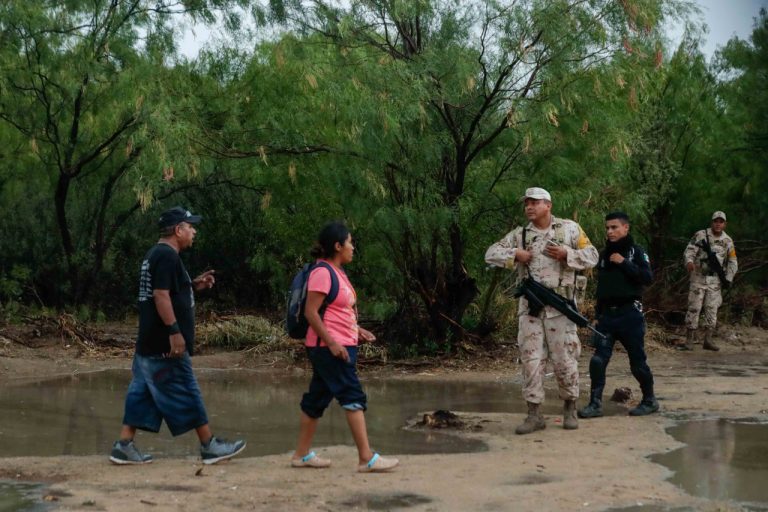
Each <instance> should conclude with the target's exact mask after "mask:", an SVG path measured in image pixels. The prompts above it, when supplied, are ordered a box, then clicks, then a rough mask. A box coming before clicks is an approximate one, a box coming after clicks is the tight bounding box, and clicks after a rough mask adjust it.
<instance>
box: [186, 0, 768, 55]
mask: <svg viewBox="0 0 768 512" xmlns="http://www.w3.org/2000/svg"><path fill="white" fill-rule="evenodd" d="M696 3H697V4H698V5H699V7H700V8H701V11H702V19H701V21H703V22H704V23H706V24H707V26H708V27H709V33H708V34H707V35H706V36H705V43H704V48H703V51H704V54H705V55H707V57H708V58H711V57H712V54H714V52H715V50H716V49H717V48H718V47H719V46H723V45H725V43H726V42H728V40H729V39H730V38H731V37H732V36H734V35H737V36H739V37H740V38H741V39H748V38H749V35H750V34H751V33H752V28H753V25H754V18H756V17H757V15H758V13H759V12H760V8H761V7H763V8H766V9H768V0H696ZM682 30H683V27H682V25H680V24H675V23H672V24H671V25H670V29H669V37H670V38H671V39H672V40H673V42H674V43H675V44H676V43H678V42H679V40H680V36H681V35H682ZM210 39H211V32H210V31H209V30H208V29H207V28H206V27H197V28H196V29H195V34H192V31H191V30H190V31H187V32H186V34H185V36H184V39H183V41H182V43H181V45H180V49H181V52H182V54H184V55H186V56H187V57H189V58H193V57H195V56H196V55H197V52H198V51H199V50H200V48H201V47H202V46H203V45H204V44H206V42H207V41H209V40H210Z"/></svg>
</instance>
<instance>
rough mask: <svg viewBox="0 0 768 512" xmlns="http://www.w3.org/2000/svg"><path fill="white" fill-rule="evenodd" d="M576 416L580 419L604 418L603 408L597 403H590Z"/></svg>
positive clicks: (577, 412)
mask: <svg viewBox="0 0 768 512" xmlns="http://www.w3.org/2000/svg"><path fill="white" fill-rule="evenodd" d="M576 414H577V415H578V416H579V418H600V417H602V416H603V406H602V404H599V403H596V402H589V404H588V405H587V406H586V407H583V408H581V409H579V410H578V411H576Z"/></svg>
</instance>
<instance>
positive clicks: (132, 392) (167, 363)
mask: <svg viewBox="0 0 768 512" xmlns="http://www.w3.org/2000/svg"><path fill="white" fill-rule="evenodd" d="M132 371H133V380H131V383H130V385H129V386H128V393H127V395H126V397H125V415H124V416H123V425H128V426H131V427H135V428H138V429H141V430H147V431H149V432H159V431H160V425H161V424H162V421H163V420H165V423H166V425H168V429H169V430H170V431H171V434H173V435H174V436H180V435H181V434H184V433H185V432H188V431H190V430H192V429H195V428H198V427H202V426H203V425H206V424H207V423H208V415H207V414H206V412H205V406H204V405H203V397H202V394H201V393H200V386H198V384H197V379H195V374H194V373H193V372H192V361H191V359H190V358H189V354H188V353H186V352H185V353H184V356H183V357H181V358H179V359H174V358H164V357H161V356H142V355H139V354H134V356H133V367H132Z"/></svg>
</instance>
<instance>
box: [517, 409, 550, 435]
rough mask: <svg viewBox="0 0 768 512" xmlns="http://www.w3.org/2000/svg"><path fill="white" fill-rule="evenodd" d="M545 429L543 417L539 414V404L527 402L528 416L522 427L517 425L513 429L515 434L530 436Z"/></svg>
mask: <svg viewBox="0 0 768 512" xmlns="http://www.w3.org/2000/svg"><path fill="white" fill-rule="evenodd" d="M545 428H547V424H546V423H544V416H542V415H541V412H539V404H534V403H533V402H528V416H527V417H526V418H525V421H524V422H523V423H522V425H518V427H517V428H516V429H515V434H519V435H522V434H530V433H531V432H536V431H537V430H544V429H545Z"/></svg>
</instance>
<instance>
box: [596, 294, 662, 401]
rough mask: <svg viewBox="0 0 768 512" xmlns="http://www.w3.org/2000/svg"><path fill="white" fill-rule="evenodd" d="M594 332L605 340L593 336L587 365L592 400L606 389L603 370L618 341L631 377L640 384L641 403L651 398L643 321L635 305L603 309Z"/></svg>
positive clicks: (651, 377)
mask: <svg viewBox="0 0 768 512" xmlns="http://www.w3.org/2000/svg"><path fill="white" fill-rule="evenodd" d="M596 328H597V330H598V331H600V332H601V333H603V334H605V335H606V336H607V339H600V338H599V337H597V336H595V338H594V344H595V353H594V355H593V356H592V359H590V361H589V376H590V379H591V381H592V391H591V398H592V399H598V400H601V399H602V396H603V390H604V388H605V370H606V368H607V367H608V363H609V362H610V360H611V356H612V355H613V346H614V344H615V343H616V340H619V341H620V342H621V344H622V345H623V346H624V348H625V349H626V351H627V355H628V356H629V367H630V369H631V371H632V375H633V376H634V377H635V379H637V382H639V383H640V389H641V390H642V392H643V399H649V398H653V396H654V395H653V374H652V373H651V369H650V367H649V366H648V363H647V362H646V359H647V358H646V355H645V341H644V337H645V318H644V317H643V313H642V312H641V311H640V309H639V308H638V307H635V305H634V304H627V305H625V306H620V307H615V308H606V309H605V310H604V311H603V312H602V313H601V314H600V316H599V317H598V320H597V327H596Z"/></svg>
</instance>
